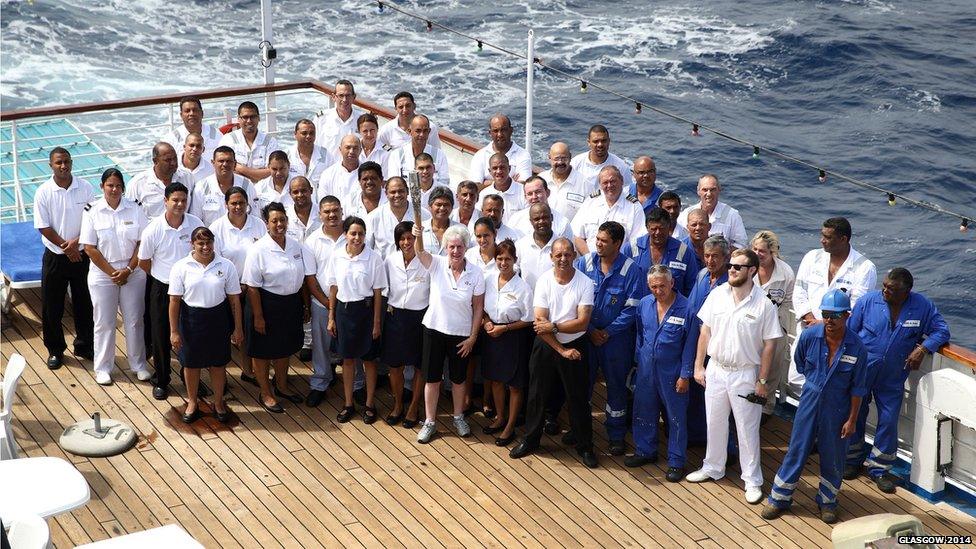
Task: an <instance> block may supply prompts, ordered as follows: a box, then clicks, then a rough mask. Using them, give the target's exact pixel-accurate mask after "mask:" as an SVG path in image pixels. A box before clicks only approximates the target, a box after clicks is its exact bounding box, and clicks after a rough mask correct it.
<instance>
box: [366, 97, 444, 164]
mask: <svg viewBox="0 0 976 549" xmlns="http://www.w3.org/2000/svg"><path fill="white" fill-rule="evenodd" d="M393 108H394V109H395V110H396V113H397V115H396V118H394V119H392V120H390V121H389V122H386V123H385V124H383V126H381V127H380V131H379V134H377V135H376V143H377V145H379V146H380V147H383V148H385V149H386V150H388V151H391V150H393V149H395V148H397V147H400V146H401V145H404V144H406V143H407V142H408V141H410V121H411V120H413V117H414V116H416V114H417V103H416V102H415V101H414V99H413V94H411V93H410V92H406V91H402V92H400V93H398V94H396V95H394V96H393ZM427 142H428V143H429V144H430V146H431V147H440V146H441V138H440V137H439V136H438V135H437V125H435V124H434V123H433V122H431V123H430V137H429V138H428V140H427Z"/></svg>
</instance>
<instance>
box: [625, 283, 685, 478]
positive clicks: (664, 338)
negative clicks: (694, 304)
mask: <svg viewBox="0 0 976 549" xmlns="http://www.w3.org/2000/svg"><path fill="white" fill-rule="evenodd" d="M690 330H691V316H690V315H689V304H688V300H687V299H686V298H685V297H684V296H683V295H681V294H678V293H676V294H675V299H674V303H672V304H671V307H669V308H668V311H667V313H665V315H664V317H663V322H658V318H657V299H656V298H655V297H654V296H653V295H649V296H646V297H644V298H643V299H641V301H640V305H638V307H637V378H636V382H635V386H634V426H633V434H634V446H635V447H636V451H635V455H638V456H649V457H650V456H655V457H656V456H657V422H658V418H659V417H660V416H661V408H662V407H663V408H664V411H665V418H666V419H667V422H668V466H669V467H684V466H685V455H686V451H687V448H688V426H687V420H688V393H687V392H686V393H682V394H679V393H678V392H677V391H675V388H674V386H675V384H676V383H677V381H678V378H679V377H682V378H685V379H688V380H689V381H690V383H694V382H695V381H694V380H693V379H691V378H692V374H693V373H694V364H695V354H694V353H695V349H694V348H693V347H690V346H688V345H686V343H687V341H688V332H689V331H690Z"/></svg>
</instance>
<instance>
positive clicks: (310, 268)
mask: <svg viewBox="0 0 976 549" xmlns="http://www.w3.org/2000/svg"><path fill="white" fill-rule="evenodd" d="M299 246H301V247H302V266H303V267H304V268H305V276H312V275H314V274H315V273H316V272H317V271H318V269H316V267H315V254H314V253H312V250H311V249H310V248H309V247H308V246H306V245H305V244H304V243H302V242H299Z"/></svg>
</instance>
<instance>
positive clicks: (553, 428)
mask: <svg viewBox="0 0 976 549" xmlns="http://www.w3.org/2000/svg"><path fill="white" fill-rule="evenodd" d="M542 432H543V433H545V434H547V435H549V436H551V437H554V436H556V435H558V434H559V433H561V432H563V429H562V427H560V426H559V422H557V421H556V420H553V419H547V420H546V424H545V426H544V427H543V428H542Z"/></svg>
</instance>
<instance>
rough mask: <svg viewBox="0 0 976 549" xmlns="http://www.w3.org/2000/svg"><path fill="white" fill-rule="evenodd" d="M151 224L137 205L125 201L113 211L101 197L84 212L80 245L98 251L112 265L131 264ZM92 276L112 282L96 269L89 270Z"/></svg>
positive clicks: (120, 202)
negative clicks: (138, 245)
mask: <svg viewBox="0 0 976 549" xmlns="http://www.w3.org/2000/svg"><path fill="white" fill-rule="evenodd" d="M148 224H149V219H148V218H147V217H146V214H145V213H144V212H143V211H142V208H140V207H139V206H138V205H136V203H135V202H133V201H131V200H128V199H126V198H123V199H122V200H121V201H119V205H118V207H117V208H115V209H114V210H113V209H112V207H111V206H109V205H108V202H106V201H105V199H104V198H101V199H99V200H97V201H96V202H95V203H94V204H92V205H91V207H90V208H88V211H86V212H85V216H84V219H82V221H81V235H80V238H79V240H78V242H79V243H80V244H82V245H84V244H88V245H91V246H95V247H96V248H98V251H99V252H100V253H101V254H102V257H104V258H105V261H108V262H109V264H111V265H113V266H115V265H117V264H119V262H123V261H124V262H126V263H128V262H129V260H130V259H131V258H132V252H133V251H134V250H135V249H136V245H137V244H138V243H139V238H140V237H141V236H142V231H143V230H144V229H145V228H146V225H148ZM122 266H124V265H122ZM89 275H94V277H95V278H97V279H100V280H108V279H109V277H108V275H107V274H105V273H104V272H102V270H101V269H99V268H97V267H94V266H93V267H92V268H91V269H89Z"/></svg>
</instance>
